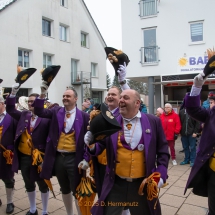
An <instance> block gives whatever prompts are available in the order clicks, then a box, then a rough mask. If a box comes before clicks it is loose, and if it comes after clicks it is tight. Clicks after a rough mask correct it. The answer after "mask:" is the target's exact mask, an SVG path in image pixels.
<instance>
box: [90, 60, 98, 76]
mask: <svg viewBox="0 0 215 215" xmlns="http://www.w3.org/2000/svg"><path fill="white" fill-rule="evenodd" d="M93 67H94V68H95V70H94V71H95V74H93V70H92V68H93ZM91 77H92V78H97V77H98V63H94V62H91Z"/></svg>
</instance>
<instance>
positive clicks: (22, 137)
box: [0, 64, 215, 215]
mask: <svg viewBox="0 0 215 215" xmlns="http://www.w3.org/2000/svg"><path fill="white" fill-rule="evenodd" d="M117 72H118V79H119V83H120V85H121V89H119V88H118V87H115V86H112V87H111V88H110V89H109V90H108V93H107V97H106V99H105V105H106V106H105V107H106V109H103V108H102V107H103V104H98V103H94V101H93V99H91V98H87V99H85V100H84V101H83V103H82V110H79V109H78V108H77V100H78V94H77V92H76V90H75V89H67V90H65V92H63V99H62V103H63V106H60V105H59V104H57V103H54V104H52V103H51V101H50V100H49V99H47V98H46V96H47V92H48V88H49V86H50V84H48V83H47V82H46V81H44V80H43V82H42V83H41V92H40V93H39V94H37V93H33V94H31V95H29V96H28V97H27V98H20V99H19V104H18V105H16V94H17V92H18V91H19V88H20V85H19V84H14V85H13V86H12V91H11V93H10V95H8V96H7V98H6V100H5V99H4V98H3V97H2V96H0V151H1V153H0V179H2V180H3V182H4V184H5V190H6V196H7V207H6V213H7V214H12V213H13V211H14V207H15V205H14V203H13V194H14V187H15V180H14V173H18V170H20V171H21V174H22V177H23V181H24V184H25V189H26V192H27V196H28V201H29V210H28V212H27V213H26V215H38V210H37V205H36V184H37V185H38V187H39V190H40V195H41V201H42V215H47V214H48V200H49V192H50V186H49V183H47V181H49V182H50V180H51V178H52V177H53V176H56V177H57V180H58V183H59V185H60V190H61V193H62V200H63V203H64V206H65V209H66V213H67V215H73V199H75V205H76V208H77V211H78V214H79V215H81V211H80V204H79V203H78V200H77V195H76V194H77V190H76V188H77V187H78V185H79V184H80V182H81V178H82V174H80V170H81V169H82V171H86V170H87V169H88V168H89V163H91V162H92V164H93V169H94V171H93V172H94V174H93V175H92V177H93V178H94V180H95V184H96V191H97V194H98V200H97V201H96V202H95V204H94V205H93V206H92V208H91V213H92V214H93V215H111V214H115V215H121V214H123V215H128V214H132V215H136V214H147V215H161V206H160V203H159V198H158V194H159V189H160V188H161V187H163V186H165V185H166V181H167V180H168V164H169V159H170V157H171V160H172V164H173V165H177V162H176V154H175V140H176V139H177V138H178V136H179V134H180V135H181V141H182V146H183V149H184V154H185V158H184V161H182V162H181V163H180V165H186V164H189V165H190V167H192V170H191V173H190V176H189V179H188V182H187V185H186V188H185V192H186V189H187V188H193V192H194V194H196V195H201V196H207V197H208V199H209V201H208V205H209V215H214V214H215V198H214V197H215V192H214V190H215V143H214V139H215V136H214V135H215V132H214V131H213V123H214V121H213V119H214V106H215V94H214V93H213V92H210V96H209V97H208V101H209V108H204V107H200V106H199V104H200V97H199V94H200V92H201V88H202V85H203V84H204V82H205V80H206V78H205V77H204V74H203V73H200V74H199V75H198V76H196V77H195V78H194V85H193V87H192V89H191V93H190V94H187V95H186V96H185V98H184V102H183V105H182V107H181V110H180V112H179V114H177V113H175V112H174V110H173V107H172V105H171V104H170V103H166V104H165V106H164V109H163V108H158V109H157V112H156V116H154V115H151V114H147V113H146V107H145V105H144V104H143V101H141V97H140V94H139V93H138V92H137V91H135V90H132V89H130V88H129V86H128V85H127V84H126V81H124V80H123V79H125V77H126V65H125V64H124V65H120V66H119V69H118V71H117ZM96 110H99V111H100V112H101V114H102V116H103V118H104V120H105V119H108V120H107V122H111V121H113V120H115V123H117V125H119V126H118V127H120V129H118V130H117V131H115V133H113V132H112V133H111V134H110V130H111V125H112V124H108V123H107V122H106V121H105V122H106V123H105V126H106V127H105V129H106V130H104V131H103V132H104V133H102V135H100V136H99V138H97V139H95V137H94V135H95V134H94V133H93V132H92V130H89V128H88V125H89V120H92V118H90V116H91V115H90V113H93V111H96ZM103 118H102V119H103ZM100 123H101V122H98V125H97V128H98V130H99V129H101V128H100ZM101 125H102V124H101ZM203 125H204V127H203ZM201 128H203V129H202V138H201V141H200V144H199V148H198V153H196V137H197V134H198V133H199V131H200V129H201ZM99 131H100V130H99ZM105 132H106V133H105ZM104 134H105V135H104ZM169 151H170V153H169ZM205 176H207V177H206V178H205ZM152 194H153V195H152ZM82 215H83V214H82Z"/></svg>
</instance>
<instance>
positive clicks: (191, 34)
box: [121, 0, 215, 113]
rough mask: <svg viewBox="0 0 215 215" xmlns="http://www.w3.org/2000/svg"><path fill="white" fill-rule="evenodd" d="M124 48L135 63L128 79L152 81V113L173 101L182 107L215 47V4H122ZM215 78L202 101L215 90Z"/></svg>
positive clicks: (194, 0) (152, 0) (164, 0)
mask: <svg viewBox="0 0 215 215" xmlns="http://www.w3.org/2000/svg"><path fill="white" fill-rule="evenodd" d="M121 5H122V6H121V7H122V35H123V38H122V47H123V51H124V52H125V53H126V54H127V55H128V56H129V58H130V60H131V62H130V63H129V66H128V73H127V77H128V78H130V79H134V80H136V81H142V82H146V83H148V87H149V111H150V113H155V112H154V111H155V109H156V108H157V107H159V106H164V103H166V102H170V103H172V104H173V106H174V107H179V106H180V103H181V102H182V100H183V97H184V95H185V93H186V92H188V91H189V90H190V88H191V86H192V79H193V77H194V76H195V75H196V74H198V73H199V72H201V71H203V68H204V66H205V64H206V63H207V60H208V58H207V52H206V50H207V49H208V48H213V46H214V45H215V39H214V38H215V28H214V23H213V19H212V18H211V14H210V13H209V11H210V8H214V7H215V1H213V0H208V1H200V0H190V1H186V0H180V1H171V0H159V1H157V0H134V1H130V0H122V1H121ZM214 83H215V81H214V76H213V75H211V76H210V78H209V80H208V81H207V82H206V83H205V85H204V86H203V90H202V94H201V99H202V100H205V99H206V98H207V93H208V91H210V90H212V89H215V85H214Z"/></svg>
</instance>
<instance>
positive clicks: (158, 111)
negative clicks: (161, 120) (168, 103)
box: [156, 107, 164, 117]
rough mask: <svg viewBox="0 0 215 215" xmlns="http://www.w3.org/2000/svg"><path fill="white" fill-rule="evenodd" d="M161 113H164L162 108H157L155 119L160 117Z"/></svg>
mask: <svg viewBox="0 0 215 215" xmlns="http://www.w3.org/2000/svg"><path fill="white" fill-rule="evenodd" d="M163 112H164V110H163V108H161V107H159V108H158V109H157V111H156V116H157V117H160V116H161V114H163Z"/></svg>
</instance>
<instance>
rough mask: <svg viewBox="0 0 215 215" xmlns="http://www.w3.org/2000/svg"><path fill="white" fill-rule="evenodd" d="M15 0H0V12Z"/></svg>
mask: <svg viewBox="0 0 215 215" xmlns="http://www.w3.org/2000/svg"><path fill="white" fill-rule="evenodd" d="M15 1H17V0H0V12H1V11H2V10H4V9H5V8H6V7H8V6H10V5H11V4H13V3H14V2H15Z"/></svg>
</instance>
